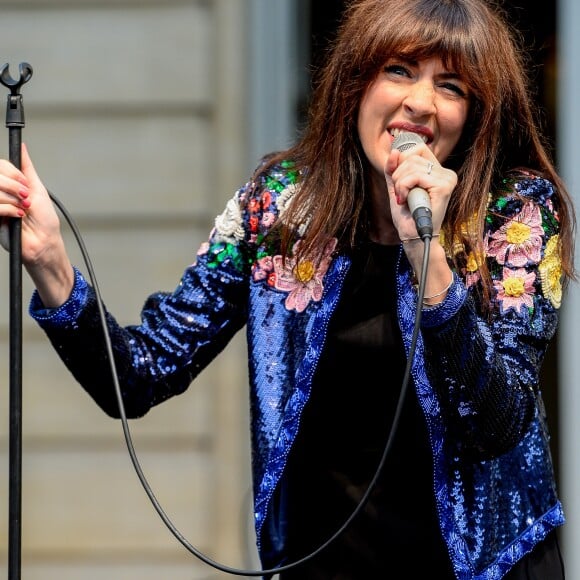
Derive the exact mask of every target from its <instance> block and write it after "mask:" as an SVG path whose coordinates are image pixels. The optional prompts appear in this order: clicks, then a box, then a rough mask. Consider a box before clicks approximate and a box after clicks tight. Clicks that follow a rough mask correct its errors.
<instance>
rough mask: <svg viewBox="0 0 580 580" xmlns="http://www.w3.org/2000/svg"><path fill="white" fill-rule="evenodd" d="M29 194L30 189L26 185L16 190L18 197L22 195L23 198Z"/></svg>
mask: <svg viewBox="0 0 580 580" xmlns="http://www.w3.org/2000/svg"><path fill="white" fill-rule="evenodd" d="M29 194H30V191H29V189H28V187H21V188H20V190H19V191H18V195H19V196H20V197H22V198H23V199H24V198H26V197H28V195H29Z"/></svg>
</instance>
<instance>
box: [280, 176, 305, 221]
mask: <svg viewBox="0 0 580 580" xmlns="http://www.w3.org/2000/svg"><path fill="white" fill-rule="evenodd" d="M298 190H299V186H298V184H296V183H292V184H290V185H289V186H288V187H287V188H286V189H284V190H283V191H282V192H280V195H279V196H278V199H277V200H276V205H277V206H278V213H279V215H280V217H282V216H283V215H284V214H285V213H286V211H287V210H288V206H289V205H290V202H291V201H292V198H293V197H294V195H295V194H296V192H297V191H298Z"/></svg>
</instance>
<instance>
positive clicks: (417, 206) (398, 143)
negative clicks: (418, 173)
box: [392, 131, 433, 240]
mask: <svg viewBox="0 0 580 580" xmlns="http://www.w3.org/2000/svg"><path fill="white" fill-rule="evenodd" d="M420 143H423V139H421V137H420V136H419V135H417V133H411V132H410V131H401V133H399V134H398V135H397V136H396V137H395V140H394V141H393V145H392V147H393V148H394V149H397V150H398V151H407V150H408V149H411V148H412V147H415V145H419V144H420ZM407 205H408V206H409V210H410V211H411V215H412V216H413V219H414V220H415V226H416V228H417V233H418V234H419V237H420V238H421V239H422V240H425V238H429V239H430V238H431V237H432V236H433V220H432V219H431V216H432V212H431V198H430V197H429V194H428V193H427V192H426V191H425V190H424V189H423V188H422V187H414V188H413V189H411V191H409V195H408V197H407Z"/></svg>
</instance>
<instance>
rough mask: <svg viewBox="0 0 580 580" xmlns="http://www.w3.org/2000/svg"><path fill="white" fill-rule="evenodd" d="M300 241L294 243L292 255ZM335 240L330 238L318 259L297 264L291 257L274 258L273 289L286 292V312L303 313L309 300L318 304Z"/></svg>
mask: <svg viewBox="0 0 580 580" xmlns="http://www.w3.org/2000/svg"><path fill="white" fill-rule="evenodd" d="M299 244H300V241H298V242H296V244H295V245H294V248H293V254H294V255H296V251H297V249H298V248H299ZM336 244H337V240H336V238H332V239H331V240H329V242H328V243H327V244H326V246H325V248H324V251H323V252H322V255H321V256H320V259H319V260H318V259H317V260H315V261H312V260H302V261H301V262H299V263H297V262H296V259H295V258H293V257H287V258H286V260H283V259H282V256H274V271H275V273H276V281H275V284H274V286H275V288H276V289H278V290H283V291H284V292H288V293H289V294H288V296H287V298H286V301H285V304H286V308H287V309H288V310H296V312H303V311H304V310H305V309H306V307H307V306H308V304H309V303H310V301H311V300H314V301H315V302H318V301H319V300H320V299H321V298H322V291H323V290H324V287H323V284H322V279H323V278H324V275H325V274H326V271H327V270H328V266H329V265H330V262H331V255H332V252H334V249H335V248H336Z"/></svg>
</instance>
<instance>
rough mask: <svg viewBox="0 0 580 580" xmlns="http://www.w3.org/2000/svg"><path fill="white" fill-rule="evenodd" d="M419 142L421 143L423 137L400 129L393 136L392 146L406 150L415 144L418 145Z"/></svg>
mask: <svg viewBox="0 0 580 580" xmlns="http://www.w3.org/2000/svg"><path fill="white" fill-rule="evenodd" d="M419 143H423V139H421V137H419V135H417V133H411V132H410V131H401V132H400V133H399V134H398V135H397V136H396V137H395V139H394V141H393V145H392V146H393V148H394V149H397V150H398V151H407V149H411V148H412V147H415V145H419Z"/></svg>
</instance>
